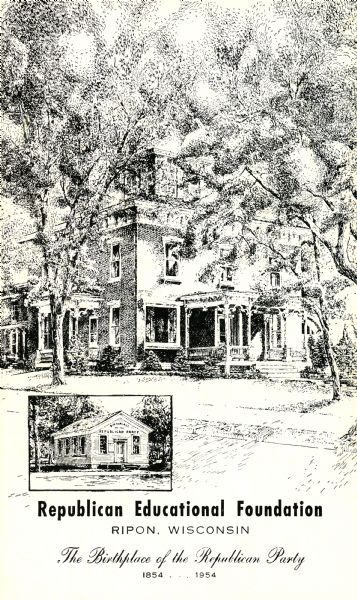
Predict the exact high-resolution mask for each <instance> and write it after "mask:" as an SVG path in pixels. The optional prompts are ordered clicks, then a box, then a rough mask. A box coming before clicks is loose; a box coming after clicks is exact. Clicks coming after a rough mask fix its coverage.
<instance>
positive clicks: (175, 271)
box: [164, 239, 181, 280]
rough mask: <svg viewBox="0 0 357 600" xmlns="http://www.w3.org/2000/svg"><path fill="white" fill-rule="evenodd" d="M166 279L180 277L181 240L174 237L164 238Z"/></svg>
mask: <svg viewBox="0 0 357 600" xmlns="http://www.w3.org/2000/svg"><path fill="white" fill-rule="evenodd" d="M164 251H165V265H164V273H165V278H166V279H173V280H175V279H176V280H178V279H179V277H180V255H181V241H179V240H176V239H168V240H164Z"/></svg>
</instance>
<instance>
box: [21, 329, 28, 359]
mask: <svg viewBox="0 0 357 600" xmlns="http://www.w3.org/2000/svg"><path fill="white" fill-rule="evenodd" d="M26 355H27V352H26V331H25V329H23V330H22V358H25V357H26Z"/></svg>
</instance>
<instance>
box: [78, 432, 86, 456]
mask: <svg viewBox="0 0 357 600" xmlns="http://www.w3.org/2000/svg"><path fill="white" fill-rule="evenodd" d="M79 451H80V454H85V453H86V438H85V437H84V435H83V436H82V437H80V438H79Z"/></svg>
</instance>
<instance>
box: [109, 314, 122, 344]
mask: <svg viewBox="0 0 357 600" xmlns="http://www.w3.org/2000/svg"><path fill="white" fill-rule="evenodd" d="M110 345H111V346H120V307H119V306H112V307H111V309H110Z"/></svg>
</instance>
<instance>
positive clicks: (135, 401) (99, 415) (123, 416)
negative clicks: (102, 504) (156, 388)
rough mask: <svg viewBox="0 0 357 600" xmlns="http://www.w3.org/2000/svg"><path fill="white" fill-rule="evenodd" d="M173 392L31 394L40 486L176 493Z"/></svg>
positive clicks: (32, 460)
mask: <svg viewBox="0 0 357 600" xmlns="http://www.w3.org/2000/svg"><path fill="white" fill-rule="evenodd" d="M171 464H172V402H171V397H170V396H69V395H56V396H49V395H46V396H29V471H30V475H29V481H30V491H37V490H75V489H80V490H93V489H94V490H126V491H130V490H136V491H139V490H155V491H159V490H165V491H170V490H171V487H172V481H171V475H172V473H171Z"/></svg>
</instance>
